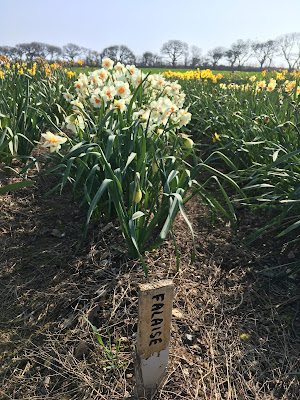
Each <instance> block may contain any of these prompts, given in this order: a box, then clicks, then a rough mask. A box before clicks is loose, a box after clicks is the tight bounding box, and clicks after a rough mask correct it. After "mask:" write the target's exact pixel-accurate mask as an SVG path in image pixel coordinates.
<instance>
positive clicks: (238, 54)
mask: <svg viewBox="0 0 300 400" xmlns="http://www.w3.org/2000/svg"><path fill="white" fill-rule="evenodd" d="M251 55H252V48H251V43H250V40H247V41H244V40H242V39H239V40H237V41H236V42H235V43H233V44H232V45H231V48H230V49H229V50H227V51H226V52H225V57H226V58H227V60H228V61H229V63H230V66H231V67H233V66H234V64H235V63H237V65H238V67H241V66H242V65H244V64H245V62H246V61H248V60H249V58H250V57H251Z"/></svg>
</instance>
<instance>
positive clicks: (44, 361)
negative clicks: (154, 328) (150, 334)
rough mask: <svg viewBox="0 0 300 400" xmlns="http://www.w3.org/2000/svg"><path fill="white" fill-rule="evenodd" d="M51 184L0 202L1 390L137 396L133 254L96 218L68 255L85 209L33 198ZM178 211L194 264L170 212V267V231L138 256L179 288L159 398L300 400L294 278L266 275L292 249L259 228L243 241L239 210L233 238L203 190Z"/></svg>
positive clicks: (256, 220)
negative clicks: (250, 240) (255, 237)
mask: <svg viewBox="0 0 300 400" xmlns="http://www.w3.org/2000/svg"><path fill="white" fill-rule="evenodd" d="M14 179H16V178H14V177H13V175H9V174H7V173H5V174H4V173H2V175H1V176H0V180H1V182H2V184H4V183H9V182H11V181H12V180H14ZM51 184H52V182H51V181H50V180H49V179H48V178H47V180H46V179H40V180H39V181H38V182H37V184H36V187H32V188H25V189H22V190H18V191H14V192H10V193H7V194H5V195H2V196H0V210H1V214H0V229H1V233H0V249H1V255H0V258H1V261H0V268H1V269H0V276H1V281H0V304H1V306H0V307H1V314H0V327H1V333H0V349H1V353H0V357H1V358H0V365H1V367H0V383H1V385H0V387H1V388H0V398H1V399H3V400H4V399H22V400H25V399H26V400H27V399H28V400H29V399H30V400H35V399H60V400H63V399H64V400H66V399H74V400H75V399H78V400H83V399H86V400H87V399H91V400H98V399H128V400H129V399H135V398H136V396H135V377H134V370H133V350H134V342H135V337H136V331H137V311H138V310H137V306H138V304H137V293H138V284H139V283H143V282H145V277H144V273H143V271H142V268H141V265H140V262H139V261H136V260H130V258H129V257H128V256H127V253H126V247H125V244H124V241H123V239H122V235H121V232H120V229H119V226H118V223H117V221H105V220H99V221H97V222H94V223H93V224H92V225H91V227H90V229H89V234H88V239H87V240H86V241H85V242H84V244H83V246H82V248H81V250H80V251H79V252H78V253H77V254H75V248H76V246H77V244H78V241H79V240H80V238H81V232H82V226H83V224H84V222H85V210H84V209H81V208H80V207H79V204H78V203H76V202H75V201H72V198H71V194H70V192H69V191H68V190H65V191H64V192H63V193H62V195H59V194H53V195H51V196H50V197H46V198H43V197H42V195H43V194H45V193H46V192H47V191H48V190H49V189H50V188H51ZM186 213H187V215H188V218H189V219H190V221H191V223H192V225H193V229H194V232H195V239H196V260H195V263H194V264H193V265H190V257H191V249H192V239H191V236H190V233H189V230H188V228H187V226H186V224H185V222H184V220H183V218H182V217H181V216H180V215H178V217H177V219H176V223H175V226H174V232H175V235H176V239H177V243H178V250H179V255H180V269H179V271H177V270H176V257H175V251H174V245H173V241H172V239H171V238H169V239H168V240H167V241H166V242H165V243H164V244H163V245H162V246H161V247H160V248H159V249H157V250H155V251H152V252H148V253H146V255H145V260H146V262H147V265H148V267H149V270H150V280H151V281H155V280H158V279H164V278H171V279H173V281H174V284H175V299H174V310H173V321H172V331H171V347H170V362H169V368H168V372H167V375H166V379H165V381H164V384H163V386H162V387H161V388H160V390H159V391H158V393H157V394H156V396H155V399H205V400H209V399H211V400H217V399H220V400H221V399H222V400H223V399H227V400H231V399H238V400H247V399H249V400H250V399H251V400H254V399H255V400H258V399H262V400H275V399H285V400H298V399H299V398H300V382H299V376H300V375H299V372H300V319H299V316H300V314H299V305H300V295H299V286H300V280H299V275H290V276H288V277H286V278H281V279H276V275H275V274H274V271H265V272H263V273H262V271H263V270H265V269H266V268H270V267H274V266H276V265H280V264H282V263H286V262H287V261H293V260H296V259H300V254H299V249H297V248H296V246H294V247H292V246H285V245H283V244H282V242H280V241H279V240H278V239H277V240H275V239H272V235H268V234H267V235H265V236H264V237H263V238H262V239H261V240H259V241H257V242H254V244H253V245H252V246H251V247H244V246H243V239H244V238H245V237H246V236H247V235H248V234H249V233H251V232H253V230H255V229H256V228H257V227H258V226H260V225H259V224H260V223H261V219H262V218H264V216H263V215H260V214H258V213H250V212H249V210H247V209H243V208H241V209H239V210H238V217H239V229H238V234H237V235H236V234H235V232H234V231H233V230H232V229H231V228H230V226H228V224H227V223H226V221H222V220H219V221H218V222H213V221H212V220H211V217H210V214H209V211H208V210H207V209H206V208H205V207H204V206H203V205H202V204H201V202H200V200H199V198H196V197H194V198H193V199H192V200H191V201H190V202H189V203H188V204H187V205H186ZM110 222H112V223H110ZM275 272H276V270H275ZM83 317H85V318H88V319H89V320H90V321H91V323H93V324H94V325H95V326H96V327H97V328H98V332H99V333H100V334H101V336H102V339H103V342H104V344H105V345H108V344H109V335H110V336H111V343H112V353H113V354H114V358H113V359H111V360H109V359H108V357H107V355H106V354H105V351H104V349H103V347H102V346H101V345H100V344H99V343H98V342H97V340H96V338H95V336H94V335H93V332H92V330H91V328H90V326H89V325H88V323H87V322H86V320H85V319H84V318H83ZM108 332H109V334H108ZM118 340H121V347H120V352H119V354H118V357H116V356H115V355H116V343H117V342H118Z"/></svg>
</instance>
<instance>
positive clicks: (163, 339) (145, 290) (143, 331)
mask: <svg viewBox="0 0 300 400" xmlns="http://www.w3.org/2000/svg"><path fill="white" fill-rule="evenodd" d="M173 291H174V285H173V282H172V281H171V280H164V281H160V282H155V283H145V284H142V285H140V290H139V320H138V335H137V344H136V360H135V370H136V380H137V390H138V395H139V396H145V395H146V396H149V395H152V394H154V393H155V391H156V390H157V388H158V387H159V385H160V383H161V381H162V378H163V376H164V374H165V371H166V368H167V365H168V359H169V343H170V328H171V317H172V302H173Z"/></svg>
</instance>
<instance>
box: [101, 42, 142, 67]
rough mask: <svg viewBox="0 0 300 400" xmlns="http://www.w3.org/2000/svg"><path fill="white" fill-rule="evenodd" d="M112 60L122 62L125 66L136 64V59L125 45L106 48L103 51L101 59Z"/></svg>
mask: <svg viewBox="0 0 300 400" xmlns="http://www.w3.org/2000/svg"><path fill="white" fill-rule="evenodd" d="M106 57H108V58H110V59H111V60H113V61H114V62H118V61H119V62H121V63H123V64H134V63H135V62H136V57H135V55H134V53H133V51H131V50H130V49H129V48H128V47H127V46H125V45H123V44H122V45H121V46H119V45H114V46H109V47H105V49H103V50H102V53H101V58H106Z"/></svg>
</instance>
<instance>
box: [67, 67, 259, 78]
mask: <svg viewBox="0 0 300 400" xmlns="http://www.w3.org/2000/svg"><path fill="white" fill-rule="evenodd" d="M71 69H72V70H73V71H75V72H77V73H79V72H83V73H87V72H90V71H94V70H95V69H99V67H97V68H95V67H88V68H82V67H73V68H71ZM140 69H141V70H142V71H143V72H144V73H145V74H148V73H149V72H150V73H151V74H161V73H163V72H168V71H173V72H182V73H184V72H187V71H191V70H196V68H194V69H192V68H140ZM202 69H205V68H202ZM219 73H220V74H222V75H223V76H224V78H228V77H229V76H230V75H232V74H233V71H221V70H214V71H213V74H214V75H217V74H219ZM234 74H235V76H239V77H242V76H243V75H245V74H247V75H248V76H251V75H256V76H257V75H259V74H260V73H259V72H253V71H251V72H247V71H236V72H234Z"/></svg>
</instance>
